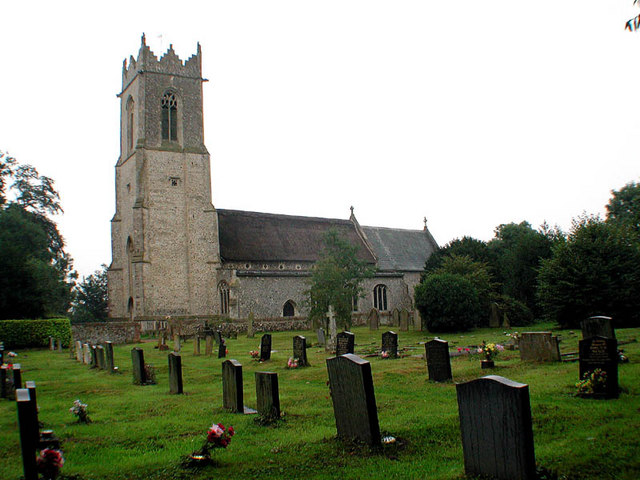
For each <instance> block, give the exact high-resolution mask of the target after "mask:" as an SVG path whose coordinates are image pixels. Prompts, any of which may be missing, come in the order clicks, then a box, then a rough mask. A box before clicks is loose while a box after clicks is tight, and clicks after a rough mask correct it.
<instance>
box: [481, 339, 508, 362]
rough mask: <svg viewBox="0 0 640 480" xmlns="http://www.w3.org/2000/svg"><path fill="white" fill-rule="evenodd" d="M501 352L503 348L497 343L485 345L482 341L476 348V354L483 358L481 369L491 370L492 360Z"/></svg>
mask: <svg viewBox="0 0 640 480" xmlns="http://www.w3.org/2000/svg"><path fill="white" fill-rule="evenodd" d="M502 351H504V347H503V346H502V345H500V344H499V343H486V342H484V341H483V342H482V345H480V347H478V353H479V354H480V355H482V356H484V360H482V363H481V366H482V368H493V366H494V363H493V359H494V358H495V357H497V356H498V354H499V353H500V352H502Z"/></svg>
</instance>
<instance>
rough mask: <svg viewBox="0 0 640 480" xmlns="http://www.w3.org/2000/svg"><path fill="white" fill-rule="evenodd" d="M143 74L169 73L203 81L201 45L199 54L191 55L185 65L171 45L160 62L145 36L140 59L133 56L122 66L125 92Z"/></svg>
mask: <svg viewBox="0 0 640 480" xmlns="http://www.w3.org/2000/svg"><path fill="white" fill-rule="evenodd" d="M141 72H155V73H167V74H171V75H180V76H183V77H190V78H197V79H201V78H202V50H201V49H200V43H198V48H197V52H196V53H195V54H194V55H191V57H189V59H188V60H186V61H185V62H184V63H183V62H182V60H180V57H178V55H176V52H175V51H174V50H173V45H170V46H169V49H168V50H167V51H166V52H165V54H164V55H163V56H162V57H160V59H159V60H158V57H156V55H155V54H154V53H153V52H152V51H151V49H150V48H149V46H148V45H147V43H146V39H145V36H144V34H143V35H142V39H141V45H140V51H139V52H138V58H137V59H136V58H133V55H132V56H130V57H129V62H128V64H127V59H125V60H124V62H123V64H122V89H123V90H124V89H125V87H126V86H127V85H128V84H129V83H130V82H131V80H133V78H134V77H135V76H136V75H137V74H138V73H141Z"/></svg>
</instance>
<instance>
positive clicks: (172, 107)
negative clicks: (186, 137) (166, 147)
mask: <svg viewBox="0 0 640 480" xmlns="http://www.w3.org/2000/svg"><path fill="white" fill-rule="evenodd" d="M162 139H163V140H170V141H172V142H177V141H178V99H177V98H176V95H175V93H172V92H167V93H165V94H164V95H163V96H162Z"/></svg>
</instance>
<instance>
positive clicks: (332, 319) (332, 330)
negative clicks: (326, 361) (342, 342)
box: [324, 305, 338, 352]
mask: <svg viewBox="0 0 640 480" xmlns="http://www.w3.org/2000/svg"><path fill="white" fill-rule="evenodd" d="M327 318H328V319H329V340H328V341H327V344H326V345H325V347H324V348H325V350H326V351H328V352H333V351H335V349H336V343H337V341H338V338H337V337H338V327H337V326H336V314H335V312H334V311H333V306H331V305H329V311H328V312H327Z"/></svg>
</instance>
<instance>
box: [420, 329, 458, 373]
mask: <svg viewBox="0 0 640 480" xmlns="http://www.w3.org/2000/svg"><path fill="white" fill-rule="evenodd" d="M424 349H425V356H426V358H427V370H428V371H429V380H432V381H434V382H444V381H447V380H451V378H452V375H451V358H450V356H449V343H448V342H446V341H444V340H441V339H439V338H436V339H434V340H431V341H430V342H427V343H425V344H424Z"/></svg>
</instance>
